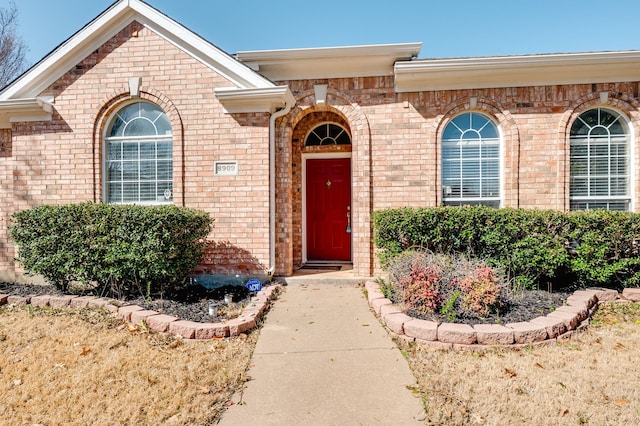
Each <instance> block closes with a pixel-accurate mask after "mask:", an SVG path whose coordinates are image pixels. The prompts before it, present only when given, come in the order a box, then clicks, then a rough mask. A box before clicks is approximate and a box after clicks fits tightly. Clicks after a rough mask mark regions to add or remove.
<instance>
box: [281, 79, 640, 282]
mask: <svg viewBox="0 0 640 426" xmlns="http://www.w3.org/2000/svg"><path fill="white" fill-rule="evenodd" d="M278 84H288V85H289V86H290V87H291V90H292V92H293V94H294V96H295V97H296V99H297V100H298V104H297V107H296V109H295V110H294V111H292V113H291V114H290V115H289V117H288V118H286V119H284V120H283V122H282V123H281V125H280V126H279V128H278V137H279V138H280V140H279V145H278V147H279V150H280V152H282V153H283V157H282V159H281V160H282V162H281V164H282V165H285V164H288V163H291V164H293V167H292V170H289V171H287V172H286V173H283V174H282V175H279V178H280V180H281V181H282V182H286V181H287V179H290V180H291V181H290V183H288V184H284V183H281V187H282V188H283V191H284V192H286V193H287V194H293V195H292V196H290V195H288V196H287V197H284V198H283V203H282V204H285V202H284V200H285V198H286V203H293V208H292V209H290V210H286V209H283V210H282V214H280V215H279V223H280V228H279V230H278V232H279V235H282V234H286V235H289V234H291V235H293V236H294V238H293V239H290V238H287V239H279V240H278V241H279V245H278V253H279V254H280V258H282V259H284V258H286V257H287V256H289V255H290V254H291V253H293V254H292V256H293V263H294V266H297V265H298V264H299V262H300V257H299V252H300V251H301V246H300V242H301V241H300V239H299V238H298V237H297V236H298V235H299V229H300V227H301V224H300V222H301V220H302V219H301V214H300V207H299V204H300V203H301V197H299V196H298V193H299V192H300V190H301V189H300V184H299V179H298V178H297V177H296V167H297V164H298V162H299V161H300V148H299V147H300V144H301V143H302V141H301V140H300V134H303V133H304V131H303V129H306V128H307V127H308V126H310V125H311V124H307V123H305V122H304V120H305V118H304V117H306V119H309V120H311V121H312V122H316V121H321V120H324V119H326V117H324V116H323V115H322V112H323V111H327V110H331V111H335V112H336V116H335V117H346V118H347V123H346V124H345V123H344V122H342V121H340V119H339V118H337V119H336V122H338V123H341V124H343V125H345V127H346V126H349V127H350V128H351V129H352V133H357V132H354V131H353V127H354V122H352V121H351V120H354V121H356V120H357V121H358V122H359V123H360V124H359V125H360V126H361V127H363V128H366V131H363V132H361V135H362V137H359V136H358V135H354V137H353V157H352V158H353V160H352V161H353V167H354V169H353V194H354V200H353V203H354V207H353V208H354V221H356V226H357V227H358V231H357V233H356V231H355V230H354V254H353V262H354V269H355V272H356V274H358V275H371V274H372V273H373V271H374V269H376V267H375V259H372V257H371V253H372V247H371V234H370V233H369V232H368V231H369V229H370V227H369V222H368V217H369V214H370V212H371V211H373V210H377V209H383V208H389V207H403V206H436V205H439V204H440V203H441V199H442V197H441V193H442V192H441V184H440V179H441V178H440V167H441V164H440V135H441V133H442V130H443V129H444V126H445V125H446V123H447V122H448V120H450V119H451V118H453V117H454V116H455V115H457V114H459V113H461V112H464V111H470V110H473V111H480V112H483V113H484V114H486V115H488V116H490V117H492V119H493V120H494V121H495V122H496V123H497V124H498V126H499V128H500V131H501V134H502V141H503V164H502V167H503V174H502V177H503V205H504V206H509V207H522V208H541V209H557V210H566V209H567V208H568V197H569V192H568V191H569V190H568V181H569V170H568V155H569V145H568V131H569V127H570V125H571V123H572V122H573V120H574V119H575V117H577V115H578V114H580V113H581V112H583V111H584V110H586V109H589V108H591V107H594V106H604V107H609V108H613V109H616V110H617V111H619V112H621V113H622V114H623V115H625V116H626V117H627V118H629V120H630V122H631V128H632V138H633V139H634V140H637V139H638V136H639V135H640V122H639V120H640V103H639V102H638V91H639V90H640V83H638V82H630V83H617V84H582V85H564V86H549V87H544V86H541V87H520V88H503V89H482V90H452V91H433V92H420V93H401V94H398V93H395V92H394V89H393V79H392V77H368V78H345V79H328V80H311V81H282V82H279V83H278ZM315 84H327V85H328V92H329V96H328V99H327V103H326V104H324V105H314V99H313V86H314V85H315ZM601 92H605V93H606V94H607V99H606V102H604V103H602V100H601ZM314 115H315V117H316V121H313V118H309V117H314ZM637 151H638V150H635V152H636V154H634V157H633V160H632V168H633V170H637V169H638V166H639V161H640V160H639V155H638V154H637ZM283 168H284V166H282V167H281V169H283ZM637 181H638V176H634V184H633V186H632V187H633V188H636V190H635V192H634V194H633V198H634V200H637V199H638V196H639V195H640V194H639V193H638V190H637V188H639V185H638V184H637ZM634 209H635V210H636V211H640V206H639V205H638V203H634ZM287 215H290V216H291V217H287ZM288 270H290V268H288Z"/></svg>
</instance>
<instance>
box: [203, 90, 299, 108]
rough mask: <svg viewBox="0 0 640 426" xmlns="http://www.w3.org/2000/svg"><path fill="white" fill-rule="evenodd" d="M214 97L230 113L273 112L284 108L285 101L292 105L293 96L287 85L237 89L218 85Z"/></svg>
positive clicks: (294, 101)
mask: <svg viewBox="0 0 640 426" xmlns="http://www.w3.org/2000/svg"><path fill="white" fill-rule="evenodd" d="M215 93H216V97H217V98H218V100H219V101H220V103H221V104H222V106H224V109H225V110H226V111H227V112H228V113H231V114H235V113H243V112H269V113H273V112H275V111H276V110H278V109H281V108H284V107H285V105H286V104H287V103H289V104H290V105H293V104H295V103H296V100H295V98H294V97H293V95H292V94H291V90H289V86H275V87H269V88H259V89H237V88H234V87H218V88H216V89H215Z"/></svg>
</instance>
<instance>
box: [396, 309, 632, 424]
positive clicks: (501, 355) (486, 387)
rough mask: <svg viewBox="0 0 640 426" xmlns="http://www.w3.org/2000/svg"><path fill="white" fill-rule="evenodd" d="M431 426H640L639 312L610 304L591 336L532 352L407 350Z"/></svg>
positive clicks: (581, 335)
mask: <svg viewBox="0 0 640 426" xmlns="http://www.w3.org/2000/svg"><path fill="white" fill-rule="evenodd" d="M403 350H404V351H406V355H407V359H408V360H409V364H410V366H411V368H412V370H413V371H414V374H415V375H416V377H417V379H418V384H419V389H418V390H416V391H420V392H421V393H422V396H423V400H424V402H425V407H426V411H427V415H428V418H429V421H428V424H443V425H476V424H477V425H521V424H526V425H576V424H589V425H638V424H640V304H638V303H626V304H611V303H608V304H605V305H602V306H601V308H600V309H599V311H598V312H597V314H596V316H595V317H594V320H593V322H592V325H591V327H590V329H589V330H587V331H585V332H582V333H579V334H576V335H575V336H574V337H573V338H572V339H571V340H569V341H566V342H564V343H558V344H555V345H553V346H548V347H536V348H530V349H527V350H506V349H505V350H492V351H488V352H484V353H473V352H442V351H433V350H427V349H425V348H423V347H421V346H416V345H411V346H409V345H406V344H405V345H403Z"/></svg>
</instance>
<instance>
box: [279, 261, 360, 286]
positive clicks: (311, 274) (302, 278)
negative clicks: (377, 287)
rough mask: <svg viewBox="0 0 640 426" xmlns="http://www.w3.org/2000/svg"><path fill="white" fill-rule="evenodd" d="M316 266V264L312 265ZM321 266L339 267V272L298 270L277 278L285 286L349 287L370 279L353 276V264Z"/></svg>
mask: <svg viewBox="0 0 640 426" xmlns="http://www.w3.org/2000/svg"><path fill="white" fill-rule="evenodd" d="M311 265H315V263H313V264H311ZM319 265H332V266H333V265H339V266H340V269H339V270H335V269H334V270H326V269H311V268H310V269H298V270H296V271H295V272H294V274H293V275H292V276H290V277H276V279H277V280H278V281H280V282H282V283H284V284H301V283H306V284H324V285H343V284H344V285H347V284H359V283H364V282H365V281H366V280H367V279H369V278H368V277H356V276H354V274H353V268H352V266H351V264H334V263H322V264H319Z"/></svg>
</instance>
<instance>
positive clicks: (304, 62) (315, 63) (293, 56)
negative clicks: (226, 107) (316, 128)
mask: <svg viewBox="0 0 640 426" xmlns="http://www.w3.org/2000/svg"><path fill="white" fill-rule="evenodd" d="M421 47H422V43H402V44H381V45H368V46H343V47H322V48H310V49H282V50H262V51H245V52H238V53H237V54H236V56H237V58H238V59H239V60H240V61H242V62H243V63H245V64H247V65H248V66H249V67H251V68H252V69H255V70H258V71H259V72H260V74H262V75H264V76H266V77H268V78H269V79H271V80H274V81H282V80H303V79H315V78H341V77H374V76H386V75H393V64H394V63H395V62H396V61H400V60H409V59H412V58H415V57H417V56H418V54H419V53H420V48H421Z"/></svg>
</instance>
